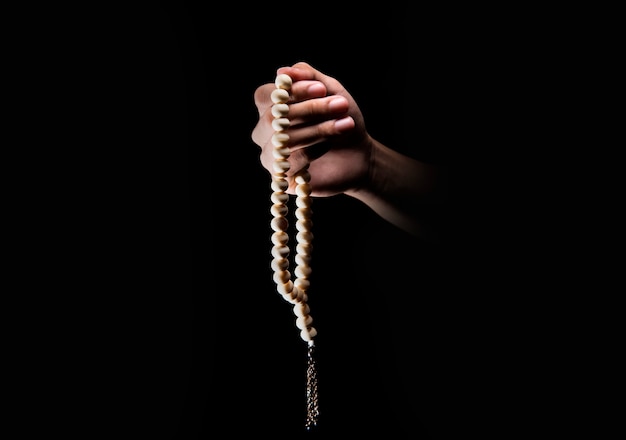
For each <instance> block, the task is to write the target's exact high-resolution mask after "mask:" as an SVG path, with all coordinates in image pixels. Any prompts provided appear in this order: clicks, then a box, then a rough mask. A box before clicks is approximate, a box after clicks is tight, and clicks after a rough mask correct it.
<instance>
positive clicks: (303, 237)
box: [271, 74, 319, 429]
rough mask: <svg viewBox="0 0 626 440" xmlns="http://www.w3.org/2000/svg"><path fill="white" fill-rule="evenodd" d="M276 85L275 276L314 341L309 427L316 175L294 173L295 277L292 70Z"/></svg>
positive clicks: (303, 332)
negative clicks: (291, 190) (292, 220)
mask: <svg viewBox="0 0 626 440" xmlns="http://www.w3.org/2000/svg"><path fill="white" fill-rule="evenodd" d="M275 85H276V89H275V90H274V91H273V92H272V96H271V98H272V102H273V103H274V105H273V106H272V109H271V110H272V115H273V116H274V120H273V121H272V127H273V128H274V131H275V132H274V135H273V136H272V144H273V145H274V150H273V153H274V165H273V172H272V191H273V192H272V196H271V201H272V208H271V212H272V216H273V218H272V222H271V226H272V229H273V231H274V232H273V234H272V243H273V247H272V256H273V259H272V264H271V266H272V270H273V271H274V282H275V283H276V288H277V291H278V293H280V294H281V295H282V296H283V298H284V299H285V300H286V301H288V302H290V303H291V304H293V312H294V314H295V315H296V326H297V327H298V328H299V329H300V337H301V338H302V339H303V340H304V341H305V342H307V343H308V352H307V360H308V361H307V393H306V397H307V418H306V428H307V429H311V427H313V426H316V425H317V420H318V416H319V408H318V396H317V368H316V364H315V359H314V357H313V348H314V342H313V338H314V337H315V336H316V334H317V330H316V329H315V328H314V327H312V326H311V324H312V322H313V318H312V317H311V315H310V313H309V312H310V310H309V306H308V304H307V299H308V295H307V290H308V288H309V284H310V283H309V277H310V275H311V266H310V262H311V251H312V241H313V233H312V232H311V228H312V222H311V216H312V210H311V198H310V194H311V186H310V184H309V181H310V179H311V175H310V174H309V171H308V166H306V167H304V168H303V169H302V170H300V171H299V172H298V173H296V174H295V175H294V179H295V183H296V207H297V209H296V211H295V216H296V219H297V221H296V230H297V231H298V232H297V234H296V243H297V246H296V255H295V263H296V267H295V270H294V273H295V276H296V278H295V281H292V276H291V272H290V271H289V260H288V257H289V254H290V249H289V246H288V241H289V234H288V232H287V230H288V227H289V221H288V220H287V214H288V211H289V208H288V206H287V203H288V201H289V194H287V192H286V191H287V189H288V187H289V182H288V179H287V172H288V171H289V169H290V163H289V161H288V159H289V155H290V150H289V147H287V142H288V141H289V135H288V134H287V133H285V131H284V130H285V129H286V128H287V127H289V119H288V118H287V114H288V113H289V105H288V104H287V102H288V101H289V91H290V90H291V85H292V79H291V77H289V76H288V75H284V74H281V75H278V76H277V77H276V81H275Z"/></svg>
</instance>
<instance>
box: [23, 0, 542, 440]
mask: <svg viewBox="0 0 626 440" xmlns="http://www.w3.org/2000/svg"><path fill="white" fill-rule="evenodd" d="M413 8H414V7H412V8H411V9H410V10H409V7H408V2H405V3H402V2H391V3H389V2H385V4H384V5H377V6H365V4H364V3H342V4H339V3H337V2H334V3H331V2H329V3H324V2H316V3H311V4H307V5H302V4H299V5H298V7H296V6H295V5H294V4H289V5H284V7H282V8H281V7H280V5H272V4H254V5H244V4H239V3H231V4H225V5H220V6H219V7H218V6H210V5H209V4H208V3H203V2H132V3H124V4H120V5H115V4H109V3H103V4H101V5H98V4H96V5H90V6H89V7H86V6H83V7H78V8H69V7H67V8H66V9H63V8H59V7H49V10H44V9H37V10H33V11H30V14H31V15H30V17H36V19H37V20H35V18H33V23H31V26H32V27H29V28H27V29H31V28H32V29H33V30H34V29H36V28H37V29H38V30H39V31H41V28H39V27H38V23H39V21H41V23H44V22H45V23H46V27H45V29H46V31H45V32H38V33H36V34H35V33H33V34H32V35H31V34H28V32H24V38H30V42H31V44H32V47H33V50H32V51H29V52H28V55H24V56H25V57H29V58H31V61H32V60H34V61H35V68H34V69H32V70H30V71H28V76H27V78H28V79H27V81H29V82H30V84H31V90H33V91H34V94H35V95H37V99H38V101H39V102H40V104H38V106H37V112H39V113H41V114H44V115H45V116H46V117H45V118H44V119H45V120H46V123H42V124H39V125H37V129H38V130H39V131H40V132H41V133H42V134H44V135H45V136H44V137H45V139H46V141H47V142H46V143H45V145H46V146H47V147H48V148H44V150H43V153H42V154H41V155H37V156H35V157H34V158H32V165H29V166H32V168H33V169H32V170H31V171H32V172H33V173H34V174H39V175H40V176H46V177H45V178H44V179H42V182H41V184H37V188H36V193H37V199H29V203H30V204H32V205H34V206H36V211H37V216H36V217H35V220H34V225H33V226H32V228H31V232H32V237H34V240H35V241H37V242H38V243H37V245H38V247H37V249H39V250H38V251H37V252H36V253H34V252H33V255H30V256H29V258H33V259H35V260H37V261H39V262H41V263H42V266H43V268H42V269H41V270H40V271H39V278H40V279H41V280H42V281H43V283H44V285H45V286H46V291H48V290H50V291H54V292H56V294H54V295H51V296H49V297H46V298H44V299H43V300H42V301H41V302H37V303H36V304H35V305H32V307H33V310H36V311H37V312H38V313H36V314H35V313H33V314H32V316H31V317H29V319H30V320H31V321H32V322H35V321H37V322H38V323H41V322H46V323H47V322H49V321H50V324H49V325H44V326H43V327H44V328H43V330H42V331H37V332H35V333H34V334H33V335H32V336H33V337H32V342H31V344H29V345H28V346H29V347H31V350H32V351H34V353H35V361H34V362H33V363H32V364H30V365H29V368H28V369H27V372H28V373H27V374H28V378H29V379H28V381H29V383H32V384H33V385H34V388H35V389H36V392H34V393H32V394H28V393H27V394H26V397H25V399H26V403H25V405H27V407H28V408H30V409H32V410H35V409H36V410H37V414H38V417H35V418H34V419H35V420H36V422H35V421H33V420H31V422H30V423H28V424H26V425H24V426H25V427H24V430H25V431H26V432H28V431H30V430H34V429H44V431H46V432H58V433H59V434H62V435H65V436H72V435H76V436H78V437H79V438H96V437H100V436H105V437H107V438H152V439H189V440H192V439H205V438H233V437H237V438H238V437H239V436H252V435H254V436H257V435H258V436H268V435H269V436H274V437H279V438H283V437H285V438H287V437H288V438H300V437H302V438H309V437H310V438H313V437H315V436H316V435H317V436H319V435H321V436H322V437H324V435H333V434H334V435H337V434H340V435H350V436H355V437H356V436H361V435H363V434H368V435H375V436H381V435H383V434H384V435H386V436H387V437H385V438H394V439H395V438H397V439H422V438H460V437H459V435H462V436H469V435H475V436H480V437H485V436H490V435H493V436H494V437H495V438H511V437H510V435H513V434H518V433H523V432H525V433H530V434H532V433H534V431H535V424H534V421H536V420H544V419H546V418H549V416H548V414H549V413H548V412H547V411H545V407H546V406H549V405H550V402H551V399H552V398H553V395H552V394H551V392H550V390H548V392H547V393H545V392H544V394H543V395H542V397H541V398H538V397H537V396H536V395H535V392H536V388H535V387H536V384H537V382H536V378H537V377H538V375H539V373H538V371H539V370H541V371H542V373H541V375H545V374H547V375H550V373H551V370H550V367H548V366H547V365H545V364H544V363H541V362H539V361H537V360H536V358H529V357H527V356H526V354H527V350H528V347H527V346H526V342H523V341H524V338H526V337H527V336H528V335H529V334H532V333H533V331H534V329H535V328H537V327H540V326H541V324H542V323H543V321H544V317H545V314H547V313H548V312H547V311H548V310H550V309H549V306H550V305H551V304H544V305H545V306H546V309H544V310H545V311H542V312H539V313H537V312H536V311H533V314H532V317H529V316H530V315H528V314H526V312H527V311H528V310H529V303H530V302H531V301H532V300H533V299H536V298H535V297H534V296H533V295H536V292H535V291H533V290H532V286H533V285H534V280H535V278H534V275H535V274H537V273H547V272H548V268H549V266H548V265H547V264H546V263H545V261H544V260H542V259H541V258H538V257H537V256H536V255H535V257H534V259H533V260H532V261H529V260H527V259H525V258H524V257H521V258H520V257H519V254H517V253H516V252H515V251H516V250H517V249H519V248H520V247H524V248H532V247H533V245H534V244H535V243H536V241H535V240H537V237H538V236H539V235H538V234H537V228H538V227H537V226H536V225H537V224H538V223H541V225H542V226H541V227H549V226H550V219H547V218H545V216H546V214H545V211H543V210H540V209H539V210H528V209H525V208H527V207H528V204H527V203H528V200H525V199H524V197H523V196H521V197H520V193H519V188H517V186H516V185H513V187H512V188H510V187H508V186H507V187H506V189H505V185H504V184H505V183H509V181H508V180H507V179H510V176H511V175H512V173H514V172H517V171H519V168H518V167H520V166H523V164H519V163H517V162H516V163H512V160H511V159H512V158H516V153H517V152H520V151H521V149H522V145H523V142H524V141H525V140H526V139H527V137H528V136H529V133H528V131H524V130H523V129H522V128H524V127H527V124H530V123H532V122H533V118H534V117H535V116H534V115H528V114H525V113H524V112H523V111H522V112H520V113H518V114H517V116H518V118H516V119H515V121H514V122H513V121H512V120H511V118H508V117H504V115H505V114H506V112H507V111H508V110H509V107H508V106H507V105H505V104H504V102H505V101H507V100H511V99H512V98H514V99H513V100H514V101H516V102H519V99H520V97H521V96H523V95H524V93H525V90H523V86H519V87H515V88H514V89H513V90H511V88H510V87H508V86H507V85H508V84H509V80H510V78H511V75H513V73H515V75H519V72H520V69H522V70H523V69H524V68H525V67H524V66H523V65H521V64H519V63H517V62H515V60H512V59H511V57H509V56H507V54H510V53H511V51H512V50H515V49H516V47H517V46H516V45H517V42H516V40H515V39H499V38H497V36H499V35H502V34H506V32H505V31H503V30H502V29H503V28H504V29H505V28H506V27H507V25H508V24H510V23H509V20H511V21H513V19H512V18H511V14H509V13H503V14H502V15H501V16H500V18H501V20H500V21H499V22H498V23H493V22H492V21H491V20H489V19H485V18H484V16H483V15H482V12H481V11H476V10H472V15H471V17H472V18H474V19H473V20H467V17H468V15H467V13H468V11H464V10H459V9H455V10H454V11H452V10H446V9H445V8H440V9H438V10H435V8H431V7H418V8H417V9H413ZM51 17H54V19H51ZM34 35H36V36H34ZM297 61H307V62H309V63H311V64H312V65H313V66H314V67H316V68H318V69H319V70H321V71H323V72H325V73H327V74H329V75H331V76H333V77H335V78H337V79H338V80H340V81H341V82H342V83H343V84H344V86H345V87H346V88H347V89H348V91H350V92H351V93H352V95H353V96H354V97H355V99H356V100H357V102H358V103H359V105H360V107H361V109H362V111H363V113H364V115H365V118H366V123H367V124H368V129H369V131H370V133H371V134H372V135H373V136H374V137H375V138H377V139H379V140H380V141H382V142H383V143H385V144H387V145H389V146H391V147H392V148H395V149H397V150H399V151H402V152H404V153H406V154H408V155H410V156H413V157H416V158H419V159H424V160H436V161H442V162H445V163H447V164H449V165H450V167H451V169H453V170H454V171H455V173H453V174H452V175H453V178H452V182H451V188H452V190H451V200H450V204H449V207H448V208H447V211H446V212H445V215H443V216H442V220H441V228H442V230H443V231H444V235H443V237H444V238H443V242H442V243H441V244H440V245H438V246H435V245H432V244H430V243H427V242H422V241H421V240H417V239H415V238H411V237H409V236H408V235H406V234H404V233H403V232H401V231H399V230H396V229H395V228H393V227H392V226H390V225H388V224H386V223H385V222H383V221H382V220H380V219H379V218H377V217H376V216H375V215H373V213H371V212H370V211H369V210H367V209H366V208H365V207H364V206H362V205H360V204H358V203H357V202H355V201H354V200H351V199H347V198H344V197H335V198H330V199H323V200H320V199H317V200H315V201H314V228H315V229H314V233H315V244H314V246H315V254H314V262H313V273H314V275H313V276H314V277H313V279H312V287H311V292H310V300H309V304H310V306H311V313H312V316H313V318H314V322H315V327H316V328H317V330H318V332H319V334H318V336H317V338H316V344H317V355H318V367H319V387H320V405H321V408H320V410H321V416H320V426H319V427H318V429H316V430H314V431H313V432H305V431H304V416H305V414H304V408H305V401H304V398H305V394H304V391H305V369H306V344H305V343H304V342H303V341H302V340H301V339H300V337H299V335H298V330H297V328H296V327H295V325H294V317H293V314H292V312H291V308H290V305H289V304H288V303H286V302H285V301H284V300H283V299H282V298H281V297H280V295H278V294H277V293H276V292H275V287H274V285H273V281H272V274H271V271H270V267H269V263H270V253H269V252H270V246H271V243H270V240H269V236H270V228H269V221H270V213H269V195H270V189H269V175H268V174H267V172H266V171H265V170H264V169H263V168H262V166H261V164H260V161H259V157H258V154H259V149H258V147H257V146H256V145H255V144H254V143H253V142H252V140H251V137H250V136H251V132H252V129H253V127H254V124H255V123H256V118H257V114H256V108H255V106H254V102H253V93H254V90H255V88H256V87H257V86H259V85H260V84H262V83H265V82H271V81H273V79H274V77H275V72H276V69H277V68H278V67H280V66H284V65H291V64H293V63H295V62H297ZM29 103H30V101H27V103H26V104H27V105H28V104H29ZM520 118H521V119H520ZM505 132H506V133H507V134H506V136H504V135H503V133H505ZM468 138H471V139H473V142H472V143H471V145H470V144H469V143H468V142H467V141H466V140H467V139H468ZM416 140H419V142H416ZM503 140H506V141H508V145H509V149H508V150H507V153H506V154H505V153H502V152H501V150H500V146H501V144H502V141H503ZM28 153H29V154H30V150H29V151H28ZM469 157H472V158H473V159H472V161H466V159H468V158H469ZM485 157H489V158H490V159H492V160H493V158H494V157H496V158H498V159H501V160H499V162H498V167H497V169H495V170H494V169H491V168H489V172H488V173H483V171H485V170H486V167H485V163H484V162H483V161H482V159H483V158H485ZM476 158H478V160H476ZM52 164H54V165H53V166H52ZM51 168H52V170H51ZM39 169H41V173H39ZM47 176H50V177H47ZM494 181H497V182H499V184H498V185H495V188H494V185H493V183H494ZM510 200H515V202H516V203H509V201H510ZM546 224H547V226H546ZM522 225H523V227H520V226H522ZM550 246H551V245H550V244H549V243H548V246H547V249H546V252H545V253H543V258H546V259H549V258H550V255H551V251H552V249H551V247H550ZM52 310H54V313H52V312H51V311H52ZM494 310H495V311H494ZM39 315H41V318H39ZM44 317H45V320H44V319H43V318H44ZM31 321H28V322H31ZM539 347H540V348H539V350H546V351H547V350H548V348H547V345H540V346H539ZM553 348H554V347H550V348H549V349H553ZM546 371H547V373H546ZM529 402H530V403H529ZM542 405H543V406H542ZM39 414H41V416H39ZM531 421H532V423H531Z"/></svg>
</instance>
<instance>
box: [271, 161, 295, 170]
mask: <svg viewBox="0 0 626 440" xmlns="http://www.w3.org/2000/svg"><path fill="white" fill-rule="evenodd" d="M272 165H273V169H274V172H277V173H286V172H287V171H289V168H291V164H290V163H289V161H288V160H287V159H276V160H275V161H274V163H273V164H272Z"/></svg>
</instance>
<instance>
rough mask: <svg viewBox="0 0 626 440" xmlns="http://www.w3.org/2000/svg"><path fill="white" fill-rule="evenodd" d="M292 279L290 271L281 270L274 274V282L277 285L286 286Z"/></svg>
mask: <svg viewBox="0 0 626 440" xmlns="http://www.w3.org/2000/svg"><path fill="white" fill-rule="evenodd" d="M290 279H291V272H289V271H288V270H279V271H276V272H274V282H275V283H276V284H285V283H286V282H287V281H289V280H290Z"/></svg>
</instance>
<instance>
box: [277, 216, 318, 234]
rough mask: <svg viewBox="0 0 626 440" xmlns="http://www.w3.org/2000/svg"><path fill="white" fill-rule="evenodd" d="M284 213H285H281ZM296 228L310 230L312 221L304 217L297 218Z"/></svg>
mask: <svg viewBox="0 0 626 440" xmlns="http://www.w3.org/2000/svg"><path fill="white" fill-rule="evenodd" d="M283 215H286V214H283ZM296 229H297V230H298V231H310V230H311V229H313V222H312V221H311V220H310V219H308V218H306V219H299V220H298V221H297V222H296Z"/></svg>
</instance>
